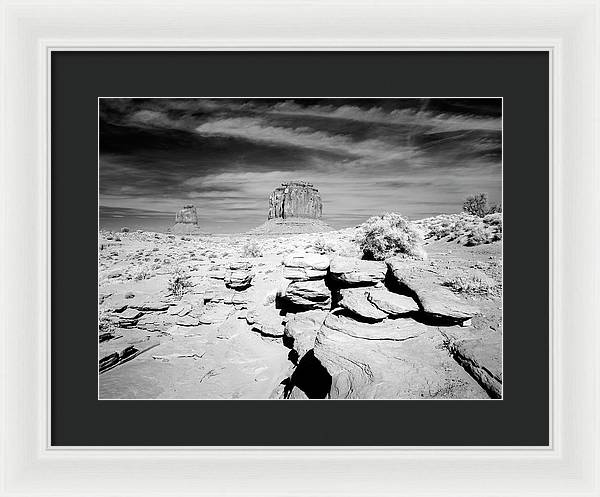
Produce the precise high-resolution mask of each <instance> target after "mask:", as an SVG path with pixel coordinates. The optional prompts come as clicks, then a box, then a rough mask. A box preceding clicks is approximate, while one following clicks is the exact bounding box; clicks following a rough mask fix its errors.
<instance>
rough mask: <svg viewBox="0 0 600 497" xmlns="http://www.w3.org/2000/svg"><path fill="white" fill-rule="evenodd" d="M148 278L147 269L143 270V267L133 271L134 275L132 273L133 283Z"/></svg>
mask: <svg viewBox="0 0 600 497" xmlns="http://www.w3.org/2000/svg"><path fill="white" fill-rule="evenodd" d="M149 277H150V274H149V272H148V269H147V268H144V267H142V268H139V269H138V270H136V271H134V273H133V279H134V280H135V281H142V280H145V279H146V278H149Z"/></svg>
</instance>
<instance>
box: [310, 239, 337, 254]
mask: <svg viewBox="0 0 600 497" xmlns="http://www.w3.org/2000/svg"><path fill="white" fill-rule="evenodd" d="M312 248H313V250H314V251H315V252H316V253H317V254H321V255H326V254H331V253H332V252H335V247H334V246H333V245H332V244H331V243H330V242H327V241H325V240H321V239H319V240H316V241H315V242H314V243H313V244H312Z"/></svg>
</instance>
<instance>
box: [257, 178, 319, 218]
mask: <svg viewBox="0 0 600 497" xmlns="http://www.w3.org/2000/svg"><path fill="white" fill-rule="evenodd" d="M322 212H323V203H322V202H321V196H320V195H319V190H317V189H316V188H315V187H314V186H313V185H312V183H308V182H306V181H290V182H287V183H282V184H281V186H278V187H277V188H275V190H274V191H273V193H271V195H270V196H269V217H268V219H275V218H282V219H288V218H293V217H306V218H311V219H321V214H322Z"/></svg>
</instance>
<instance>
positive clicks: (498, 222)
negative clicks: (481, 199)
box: [483, 212, 502, 231]
mask: <svg viewBox="0 0 600 497" xmlns="http://www.w3.org/2000/svg"><path fill="white" fill-rule="evenodd" d="M483 223H484V224H487V225H489V226H494V227H496V228H497V229H499V231H502V214H500V213H499V212H495V213H492V214H488V215H487V216H485V217H484V218H483Z"/></svg>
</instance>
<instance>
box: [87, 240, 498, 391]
mask: <svg viewBox="0 0 600 497" xmlns="http://www.w3.org/2000/svg"><path fill="white" fill-rule="evenodd" d="M355 237H356V230H354V229H346V230H339V231H330V232H327V233H305V234H295V235H285V236H279V235H268V236H260V235H253V236H248V235H231V236H203V235H202V236H195V237H189V236H178V235H175V234H161V233H148V232H135V231H132V232H123V233H118V234H115V233H109V232H101V233H100V243H99V268H98V269H99V272H98V277H99V288H98V290H99V294H98V305H99V311H100V315H101V322H102V326H101V329H99V330H98V331H99V333H98V342H99V343H98V346H99V359H100V363H99V368H100V367H102V372H101V374H100V378H99V381H100V398H103V399H104V398H106V399H119V398H120V399H184V398H185V399H293V400H302V399H304V400H306V399H422V398H426V399H446V398H448V399H494V398H499V397H501V396H502V379H503V372H502V300H501V290H502V261H501V255H500V254H501V252H500V250H501V245H500V244H488V245H485V246H481V247H465V246H463V245H460V244H452V243H449V242H446V241H439V242H435V243H432V244H430V245H428V246H427V250H428V252H429V254H428V255H429V260H428V261H427V262H423V261H415V260H399V261H396V262H394V261H392V260H390V261H387V263H385V262H383V261H379V262H377V263H376V264H373V263H372V262H367V261H363V260H362V259H360V252H359V250H358V248H357V246H356V243H355V242H354V240H355ZM250 243H252V244H254V245H255V246H257V247H258V248H259V250H257V251H256V253H255V255H252V256H248V254H247V251H246V250H245V248H246V246H247V245H248V244H250ZM334 261H337V262H334ZM179 273H181V274H185V275H186V279H185V284H184V286H183V288H181V289H180V292H178V293H174V292H173V291H172V288H171V287H170V282H171V280H172V277H173V275H174V274H179ZM456 274H458V275H460V277H461V278H462V279H464V278H467V277H469V276H470V277H472V278H475V280H474V281H476V282H478V283H479V284H481V283H482V282H483V283H485V284H486V285H488V284H490V285H491V286H490V287H489V288H488V290H485V291H484V290H481V289H478V290H477V291H478V293H473V292H471V291H469V287H468V286H464V285H463V286H462V287H461V286H460V285H457V284H453V283H452V282H453V281H454V276H455V275H456ZM461 281H462V280H461ZM486 288H487V287H486Z"/></svg>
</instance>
